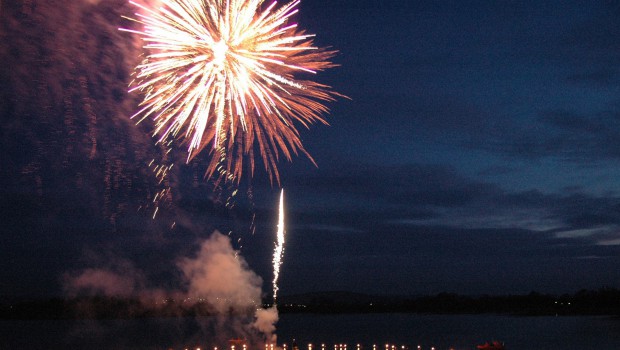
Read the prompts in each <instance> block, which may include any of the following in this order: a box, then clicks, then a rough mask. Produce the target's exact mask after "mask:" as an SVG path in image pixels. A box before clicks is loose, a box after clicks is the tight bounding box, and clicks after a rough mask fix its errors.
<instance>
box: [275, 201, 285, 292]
mask: <svg viewBox="0 0 620 350" xmlns="http://www.w3.org/2000/svg"><path fill="white" fill-rule="evenodd" d="M277 239H278V240H277V243H276V248H275V249H274V251H273V303H274V304H275V303H276V298H277V297H278V290H279V288H278V278H279V277H280V266H282V256H283V255H284V189H282V191H281V192H280V205H279V207H278V233H277Z"/></svg>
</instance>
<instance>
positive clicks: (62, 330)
mask: <svg viewBox="0 0 620 350" xmlns="http://www.w3.org/2000/svg"><path fill="white" fill-rule="evenodd" d="M220 326H222V323H221V322H219V321H218V320H216V319H210V318H201V319H189V318H184V319H174V318H169V319H143V320H105V321H95V320H78V321H74V320H71V321H62V320H61V321H59V320H35V321H21V320H18V321H7V320H3V321H0V344H2V345H1V346H0V348H1V349H93V350H95V349H106V350H107V349H136V350H143V349H162V350H167V349H175V350H176V349H188V350H190V349H191V350H196V349H197V348H200V349H201V350H214V348H215V347H218V348H217V350H229V348H230V344H231V343H229V340H230V339H231V338H235V330H234V327H225V328H224V329H219V328H218V327H220ZM277 328H278V329H277V334H278V345H280V346H284V345H286V348H287V350H294V348H297V349H298V350H403V348H405V350H417V349H425V350H429V349H431V347H434V348H435V349H436V350H447V349H455V350H465V349H470V350H473V349H475V345H477V344H482V343H484V342H486V341H489V340H493V339H498V340H501V341H503V342H505V343H506V347H507V349H511V350H513V349H515V350H540V349H545V350H573V349H574V350H577V349H580V350H582V349H609V350H612V349H613V350H616V349H620V319H616V318H611V317H510V316H494V315H413V314H361V315H309V314H288V315H287V314H285V315H281V318H280V322H278V324H277ZM386 345H387V348H386ZM237 347H241V346H239V345H238V346H237ZM235 350H243V349H235ZM248 350H252V349H251V347H248ZM256 350H263V349H262V348H261V349H256ZM268 350H270V349H268Z"/></svg>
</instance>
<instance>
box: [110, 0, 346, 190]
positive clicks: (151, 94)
mask: <svg viewBox="0 0 620 350" xmlns="http://www.w3.org/2000/svg"><path fill="white" fill-rule="evenodd" d="M160 2H161V7H159V8H151V7H148V6H145V5H141V4H138V3H136V2H133V1H130V3H131V4H133V5H135V6H136V7H138V8H139V12H138V13H136V14H135V16H136V18H133V19H132V20H134V21H137V22H139V23H140V24H142V25H143V29H142V30H131V29H121V30H124V31H128V32H133V33H137V34H138V35H140V36H141V38H142V40H143V41H144V43H145V45H144V48H145V49H146V51H147V56H146V58H145V60H144V61H143V62H142V63H141V64H140V65H138V66H137V68H136V79H135V81H134V82H133V83H132V86H133V87H132V88H131V90H130V91H136V90H137V91H141V92H142V93H143V94H144V100H143V102H142V104H141V107H142V108H141V110H140V111H138V112H137V113H136V114H135V115H134V117H138V116H139V120H140V121H142V120H144V119H146V118H151V119H152V120H153V121H154V123H155V130H154V136H155V135H156V136H157V137H158V140H159V142H169V140H172V139H175V140H176V139H180V140H182V141H183V142H185V143H186V144H187V146H188V158H187V159H188V161H189V160H190V159H192V158H193V157H195V156H196V155H197V154H198V153H200V152H201V151H202V150H203V149H208V150H209V151H208V152H209V154H210V155H211V157H210V159H211V160H210V164H209V167H208V168H207V173H206V175H207V176H208V177H211V176H212V175H214V174H217V175H219V176H220V177H222V176H223V177H225V178H228V180H231V179H232V180H233V181H237V182H238V181H239V179H240V178H241V174H242V170H243V169H244V168H245V169H249V170H250V173H253V172H254V168H255V164H254V163H255V161H254V155H255V153H256V154H257V155H260V157H261V158H262V161H263V164H264V168H265V170H266V171H267V173H268V174H269V176H270V179H271V180H272V181H273V180H274V178H275V180H276V181H278V182H279V174H278V170H277V167H276V163H277V161H278V160H279V159H280V157H281V156H283V157H284V158H286V159H287V160H289V161H290V160H291V157H292V155H293V154H295V155H297V154H298V153H299V152H301V153H303V154H305V155H306V156H308V157H309V158H310V159H311V160H312V158H311V157H310V155H309V154H308V153H307V152H306V150H305V149H304V147H303V145H302V143H301V140H300V136H299V132H298V130H297V128H296V126H295V124H300V125H303V126H304V127H308V126H309V125H310V124H312V123H314V122H320V123H324V124H326V121H325V120H324V119H323V117H322V116H321V115H322V114H324V113H327V112H328V109H327V107H326V106H325V105H324V103H325V102H327V101H332V100H333V99H334V97H336V96H342V95H339V94H337V93H335V92H332V91H331V90H330V87H329V86H326V85H323V84H320V83H317V82H314V81H312V80H305V79H300V78H299V77H300V76H301V77H304V76H306V77H307V76H310V75H313V74H314V73H316V72H317V71H321V70H324V69H326V68H330V67H333V66H334V64H332V63H331V62H330V61H329V59H330V58H331V57H332V56H333V55H334V54H335V51H329V50H325V49H321V48H317V47H315V46H313V42H312V38H313V37H314V35H311V34H306V33H305V32H304V31H302V30H300V29H298V28H297V24H296V23H293V22H292V17H293V16H294V15H295V14H296V13H297V12H298V8H297V7H298V5H299V0H297V1H293V2H290V3H288V4H285V5H283V6H280V7H278V6H277V3H276V2H275V1H274V2H272V3H271V4H269V5H267V4H265V3H264V0H161V1H160ZM207 145H211V147H207ZM244 159H246V160H247V164H245V165H244Z"/></svg>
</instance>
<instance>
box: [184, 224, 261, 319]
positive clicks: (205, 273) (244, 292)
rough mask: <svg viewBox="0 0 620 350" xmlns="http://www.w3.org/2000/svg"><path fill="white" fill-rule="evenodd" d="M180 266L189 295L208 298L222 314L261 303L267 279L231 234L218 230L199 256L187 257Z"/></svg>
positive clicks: (205, 244)
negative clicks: (253, 268)
mask: <svg viewBox="0 0 620 350" xmlns="http://www.w3.org/2000/svg"><path fill="white" fill-rule="evenodd" d="M178 266H179V268H180V270H181V271H182V272H183V274H184V276H185V279H186V281H187V283H188V290H187V295H188V296H189V297H194V298H205V299H206V300H208V301H209V302H211V303H212V304H213V305H214V306H215V307H216V310H217V311H218V312H220V313H224V312H227V311H230V310H231V309H233V310H235V311H237V309H240V310H244V309H248V308H252V307H255V306H256V305H260V303H261V285H262V283H263V280H262V279H261V278H260V277H259V276H258V275H256V274H255V273H254V272H253V271H251V270H250V269H249V267H248V264H247V263H246V261H245V260H244V259H243V257H241V256H240V255H238V252H236V251H235V250H234V249H233V248H232V245H231V243H230V239H229V238H228V237H227V236H224V235H222V234H220V233H217V232H215V233H214V234H213V235H211V237H209V238H208V239H207V240H206V241H204V242H203V243H202V245H201V247H200V251H199V252H198V254H197V256H196V257H194V258H183V259H181V260H180V261H179V263H178Z"/></svg>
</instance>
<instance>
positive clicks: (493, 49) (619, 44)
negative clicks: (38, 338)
mask: <svg viewBox="0 0 620 350" xmlns="http://www.w3.org/2000/svg"><path fill="white" fill-rule="evenodd" d="M0 6H2V8H0V18H1V19H2V21H0V38H1V39H2V40H1V42H2V43H1V44H0V61H2V62H8V64H7V63H4V64H3V65H2V67H0V81H2V82H3V83H2V87H0V103H1V104H0V116H1V117H2V129H1V130H2V141H1V143H0V146H1V147H2V152H0V154H2V158H1V162H2V164H3V166H2V170H0V171H1V173H2V178H3V182H2V183H3V184H5V186H4V187H3V188H1V191H2V192H1V193H2V194H3V196H2V198H3V199H2V201H1V204H2V206H1V208H2V211H1V212H0V215H2V221H3V222H4V224H3V227H2V235H1V236H0V240H1V243H2V244H1V245H0V256H2V257H3V258H2V259H1V260H0V261H2V266H0V267H1V268H0V295H27V294H29V293H33V294H37V293H58V292H59V291H61V290H62V280H63V276H66V274H67V273H70V272H71V271H79V269H81V268H87V267H91V266H99V267H109V268H114V267H115V266H116V267H118V265H119V263H118V261H122V262H128V263H127V264H131V265H132V266H135V268H136V269H140V270H141V271H144V274H145V275H146V276H147V279H148V281H149V282H148V283H149V284H151V285H153V286H164V287H171V288H174V283H175V276H176V273H175V270H174V261H176V259H178V258H179V257H181V256H186V255H188V254H191V252H192V251H194V250H195V249H196V248H197V242H198V240H200V239H201V238H205V237H207V236H208V235H209V234H210V233H211V232H212V231H213V230H214V229H219V230H220V231H222V232H224V233H227V232H232V233H231V237H233V239H234V240H235V242H236V244H237V246H238V247H239V246H241V254H242V255H243V256H245V257H246V258H247V260H248V263H249V264H250V267H251V268H253V269H254V270H255V271H256V272H257V273H259V274H260V275H261V276H262V277H263V279H264V280H265V283H264V290H266V291H267V290H268V289H269V284H268V281H269V280H271V271H270V263H271V257H270V254H271V252H272V248H273V240H274V239H275V238H274V232H273V229H274V226H275V216H274V213H273V210H274V209H275V207H276V205H277V194H278V192H279V190H278V188H275V187H274V188H271V187H270V186H269V183H268V182H267V181H266V180H265V177H264V174H261V173H260V172H259V173H258V174H257V175H256V177H255V179H254V180H253V183H252V187H251V191H249V193H250V194H251V200H248V199H247V193H248V191H247V188H246V186H245V185H244V186H242V191H240V193H241V194H240V195H238V196H237V197H236V199H235V203H237V205H236V207H235V208H233V209H232V210H228V209H226V208H225V207H224V206H223V205H221V203H220V202H219V201H218V196H217V195H214V194H213V192H212V191H211V187H210V186H209V184H208V183H205V182H204V181H203V180H200V169H201V166H202V165H201V164H190V165H183V162H179V163H178V164H177V165H176V166H177V167H178V169H179V170H177V172H176V173H175V174H174V176H173V177H172V179H171V182H172V183H171V185H172V187H173V200H172V201H171V202H170V203H169V204H168V205H167V206H166V208H162V210H161V212H160V214H159V217H158V218H157V219H156V220H151V219H150V213H151V212H152V207H151V208H147V209H146V210H138V208H140V206H143V207H144V206H147V205H148V203H149V199H150V198H152V196H153V193H154V192H155V191H156V190H157V188H158V187H157V185H156V184H155V179H153V177H152V175H151V173H150V172H149V171H147V170H145V169H147V168H148V167H147V166H146V164H148V161H149V160H150V159H151V158H153V157H156V156H157V155H158V154H159V153H158V150H157V149H156V148H155V147H153V146H152V142H151V140H149V137H148V134H147V130H144V129H145V128H144V127H135V126H134V125H133V122H131V121H128V120H127V116H128V115H131V114H132V111H133V110H134V109H135V106H136V103H137V102H136V101H137V99H136V96H131V95H127V93H126V92H125V90H126V88H125V86H126V84H127V82H128V80H129V79H130V76H129V75H130V73H131V70H132V67H133V65H135V63H136V60H137V58H136V57H137V55H136V54H137V53H139V52H138V50H137V49H136V47H135V45H134V43H133V41H132V40H133V38H132V37H131V35H129V34H127V33H119V32H118V31H117V30H116V28H118V27H119V26H121V25H124V22H123V21H122V19H121V18H120V15H127V14H130V13H131V8H130V7H129V6H127V5H126V3H125V2H124V1H122V0H118V1H117V0H110V1H106V0H102V1H94V0H93V1H72V2H69V1H61V0H55V1H36V0H34V1H31V2H30V1H17V2H16V3H14V4H6V2H5V3H2V5H0ZM298 20H299V23H300V26H301V27H303V28H306V29H307V30H308V31H309V32H311V33H316V34H317V38H316V43H317V44H318V45H319V46H332V47H334V48H335V49H338V50H339V54H338V55H337V56H336V57H335V59H334V61H335V62H336V63H338V64H340V67H337V68H334V69H331V70H329V71H326V72H322V73H320V74H318V76H317V80H318V81H320V82H324V83H327V84H329V85H331V86H333V87H334V89H335V90H336V91H338V92H340V93H343V94H345V95H347V96H349V97H350V100H346V99H341V100H339V101H337V102H336V103H333V104H330V108H331V110H332V113H331V115H330V116H328V120H329V122H330V124H331V126H329V127H325V126H314V127H312V128H311V129H310V130H304V131H302V137H303V141H304V144H305V146H306V149H307V150H308V151H309V152H310V153H311V154H312V155H313V157H314V158H315V160H316V162H317V163H318V168H315V167H314V166H313V165H312V164H311V163H310V162H309V161H308V160H307V159H304V158H303V157H298V158H296V159H294V161H293V163H290V164H288V163H282V165H281V175H282V185H283V187H284V188H285V191H286V201H287V212H288V228H287V232H288V237H287V239H288V242H287V245H286V251H285V260H284V265H283V267H282V274H281V292H280V293H281V294H291V293H298V292H305V291H315V290H350V291H359V292H371V293H398V294H400V293H436V292H442V291H448V292H459V293H527V292H529V291H532V290H537V291H540V292H551V293H563V292H575V291H577V290H579V289H581V288H599V287H603V286H611V287H620V269H619V268H618V267H620V197H619V195H620V192H619V191H620V181H619V180H618V179H619V178H620V177H619V176H620V141H618V140H620V138H619V136H620V21H619V20H620V5H618V4H616V3H614V2H612V1H581V2H580V1H471V2H462V1H442V2H436V1H390V2H389V3H388V4H385V3H382V2H377V1H360V0H357V1H353V0H350V1H338V0H335V1H322V0H305V1H302V4H301V5H300V13H299V16H298ZM4 82H7V84H5V83H4ZM196 179H197V180H196ZM226 193H227V192H226V191H224V194H223V197H226ZM248 203H252V204H253V205H248ZM252 214H255V215H256V219H255V221H254V225H255V226H256V231H255V233H254V235H252V234H251V233H250V231H251V228H252V226H253V224H252V221H251V219H250V218H251V216H252ZM171 222H175V223H176V224H175V227H174V229H170V226H171ZM238 239H241V240H240V241H237V240H238ZM124 264H125V263H124ZM125 265H126V264H125ZM33 290H36V291H34V292H33Z"/></svg>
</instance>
